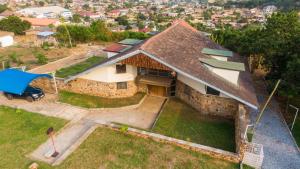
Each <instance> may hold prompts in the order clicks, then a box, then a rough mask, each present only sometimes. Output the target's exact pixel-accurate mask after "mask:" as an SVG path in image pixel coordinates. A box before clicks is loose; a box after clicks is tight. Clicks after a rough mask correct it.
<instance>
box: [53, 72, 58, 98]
mask: <svg viewBox="0 0 300 169" xmlns="http://www.w3.org/2000/svg"><path fill="white" fill-rule="evenodd" d="M52 76H53V81H54V88H55V94H57V93H58V89H57V84H56V77H55V72H52Z"/></svg>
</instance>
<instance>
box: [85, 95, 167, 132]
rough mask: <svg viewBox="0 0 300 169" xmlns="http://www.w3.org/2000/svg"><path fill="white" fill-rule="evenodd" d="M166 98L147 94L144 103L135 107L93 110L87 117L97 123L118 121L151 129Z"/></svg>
mask: <svg viewBox="0 0 300 169" xmlns="http://www.w3.org/2000/svg"><path fill="white" fill-rule="evenodd" d="M165 100H166V98H163V97H156V96H146V98H145V100H144V101H143V103H142V104H141V105H140V106H139V107H137V108H134V109H128V108H125V109H122V108H120V109H114V110H93V111H90V113H89V115H88V116H86V117H85V118H87V119H89V120H94V121H95V122H96V123H105V122H117V123H122V124H127V125H130V126H134V127H138V128H143V129H149V128H151V127H152V125H153V123H154V121H155V119H156V117H157V115H158V113H159V111H160V109H161V107H162V105H163V103H164V101H165Z"/></svg>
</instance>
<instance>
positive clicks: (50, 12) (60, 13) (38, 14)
mask: <svg viewBox="0 0 300 169" xmlns="http://www.w3.org/2000/svg"><path fill="white" fill-rule="evenodd" d="M17 13H18V14H20V15H23V16H26V17H28V16H33V17H35V18H60V17H63V18H71V17H72V15H73V14H72V12H71V11H70V10H68V9H65V8H62V7H59V6H47V7H34V8H25V9H21V10H19V11H17Z"/></svg>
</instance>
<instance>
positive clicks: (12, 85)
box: [0, 69, 52, 95]
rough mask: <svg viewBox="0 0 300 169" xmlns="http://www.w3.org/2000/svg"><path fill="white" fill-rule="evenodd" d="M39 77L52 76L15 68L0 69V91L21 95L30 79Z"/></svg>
mask: <svg viewBox="0 0 300 169" xmlns="http://www.w3.org/2000/svg"><path fill="white" fill-rule="evenodd" d="M40 77H47V78H52V76H50V75H48V74H33V73H28V72H23V71H21V70H17V69H6V70H3V71H0V91H3V92H8V93H13V94H18V95H21V94H23V92H24V91H25V89H26V88H27V86H28V85H29V84H30V82H31V81H33V80H34V79H37V78H40Z"/></svg>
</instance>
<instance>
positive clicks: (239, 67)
mask: <svg viewBox="0 0 300 169" xmlns="http://www.w3.org/2000/svg"><path fill="white" fill-rule="evenodd" d="M199 60H200V61H201V62H202V63H205V64H208V65H210V66H212V67H216V68H221V69H229V70H236V71H245V65H244V63H239V62H229V61H220V60H217V59H204V58H200V59H199Z"/></svg>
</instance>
